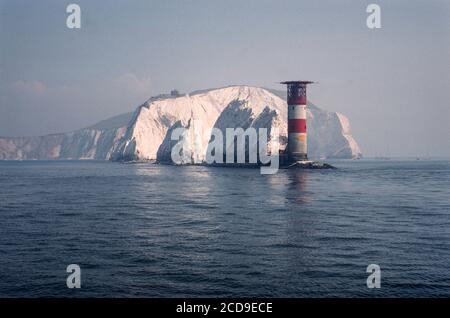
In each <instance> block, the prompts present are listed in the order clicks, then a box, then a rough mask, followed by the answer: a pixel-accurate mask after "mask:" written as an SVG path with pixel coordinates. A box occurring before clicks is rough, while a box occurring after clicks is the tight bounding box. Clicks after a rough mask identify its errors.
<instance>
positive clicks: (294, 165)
mask: <svg viewBox="0 0 450 318" xmlns="http://www.w3.org/2000/svg"><path fill="white" fill-rule="evenodd" d="M280 169H336V168H335V167H334V166H332V165H330V164H328V163H325V162H319V161H311V160H302V161H295V162H291V163H286V164H281V165H280Z"/></svg>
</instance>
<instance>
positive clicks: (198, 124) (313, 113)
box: [112, 86, 361, 160]
mask: <svg viewBox="0 0 450 318" xmlns="http://www.w3.org/2000/svg"><path fill="white" fill-rule="evenodd" d="M307 120H308V138H309V139H308V144H309V150H308V154H309V157H310V158H312V159H318V158H354V157H359V156H361V151H360V149H359V147H358V144H357V143H356V141H355V140H354V139H353V137H352V135H351V132H350V126H349V123H348V119H347V118H346V117H345V116H343V115H341V114H338V113H330V112H326V111H323V110H321V109H319V108H318V107H316V106H314V105H312V104H310V105H309V107H308V111H307ZM174 127H184V128H186V129H187V133H186V134H187V135H189V136H191V137H192V136H193V135H196V136H198V138H197V140H199V141H200V142H199V144H194V139H195V138H187V139H188V140H192V143H191V144H189V142H187V143H185V144H184V145H183V146H184V147H187V148H189V149H190V151H191V152H192V154H193V157H196V158H197V159H200V160H204V158H205V155H206V150H207V145H208V142H209V140H210V139H211V130H212V128H213V127H214V128H218V129H220V130H221V131H222V132H223V135H224V136H225V129H226V128H237V127H241V128H243V129H246V128H248V127H255V128H261V127H264V128H268V130H269V131H270V129H271V128H275V127H276V128H278V129H279V132H280V140H281V145H280V147H281V149H284V148H285V147H286V140H287V138H286V135H287V105H286V101H285V100H283V99H281V98H280V97H278V96H276V95H275V94H273V93H271V92H270V91H268V90H266V89H263V88H257V87H249V86H231V87H226V88H220V89H213V90H208V91H202V92H198V93H194V94H191V95H190V96H188V95H186V96H182V97H177V98H166V99H160V100H153V101H149V102H147V103H145V104H144V105H142V106H141V107H139V108H138V110H137V111H136V113H135V115H134V118H133V120H132V121H131V122H130V125H129V126H128V129H127V132H126V134H125V137H124V138H123V139H122V140H121V141H120V142H119V145H118V147H116V149H115V151H114V152H113V155H112V159H113V160H155V159H157V160H167V159H168V158H169V157H170V151H171V140H170V133H171V131H172V129H173V128H174ZM197 143H198V142H197Z"/></svg>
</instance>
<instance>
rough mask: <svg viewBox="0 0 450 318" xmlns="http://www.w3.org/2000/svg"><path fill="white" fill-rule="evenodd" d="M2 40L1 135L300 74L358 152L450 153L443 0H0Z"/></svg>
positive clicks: (63, 127) (447, 15)
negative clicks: (75, 18) (71, 23)
mask: <svg viewBox="0 0 450 318" xmlns="http://www.w3.org/2000/svg"><path fill="white" fill-rule="evenodd" d="M70 3H77V4H79V5H80V7H81V10H82V16H81V18H82V27H81V29H79V30H70V29H68V28H67V27H66V18H67V15H68V14H67V13H66V12H65V9H66V7H67V5H68V4H70ZM370 3H377V4H379V5H380V6H381V19H382V20H381V21H382V28H381V29H375V30H371V29H368V28H367V26H366V18H367V16H368V14H367V13H366V7H367V5H368V4H370ZM0 39H1V41H0V135H2V136H20V135H37V134H47V133H55V132H61V131H70V130H75V129H78V128H81V127H84V126H88V125H90V124H93V123H95V122H96V121H99V120H102V119H105V118H107V117H109V116H113V115H116V114H120V113H123V112H128V111H132V110H134V109H135V107H136V106H138V105H139V104H140V103H141V102H143V101H144V100H146V99H147V98H148V97H150V96H152V95H155V94H159V93H163V92H168V91H170V90H171V89H173V88H177V89H178V90H180V91H182V92H189V91H192V90H197V89H204V88H211V87H220V86H226V85H231V84H248V85H255V86H264V87H271V88H279V89H283V87H282V86H281V85H278V84H276V83H277V82H279V81H282V80H290V79H308V80H314V81H318V82H319V84H318V85H314V86H312V87H311V89H310V90H309V99H310V100H311V101H312V102H314V103H315V104H317V105H318V106H319V107H322V108H324V109H326V110H330V111H338V112H341V113H343V114H345V115H346V116H348V117H349V119H350V122H351V124H352V129H353V134H354V136H355V138H356V139H357V141H358V142H359V143H360V146H361V147H362V150H363V153H364V154H365V155H369V156H370V155H392V156H415V155H425V156H450V124H449V120H450V111H449V106H450V105H449V100H450V90H449V88H450V75H449V66H450V65H449V57H450V40H449V39H450V2H449V1H437V0H435V1H374V0H372V1H298V0H297V1H275V0H273V1H267V0H258V1H257V0H241V1H236V0H227V1H225V0H223V1H218V0H212V1H211V0H209V1H201V0H191V1H175V0H165V1H137V0H134V1H133V0H131V1H130V0H128V1H125V0H122V1H118V0H108V1H106V0H103V1H102V0H97V1H75V0H72V1H56V0H54V1H48V0H40V1H24V0H0Z"/></svg>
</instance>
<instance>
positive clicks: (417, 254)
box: [0, 160, 450, 297]
mask: <svg viewBox="0 0 450 318" xmlns="http://www.w3.org/2000/svg"><path fill="white" fill-rule="evenodd" d="M334 164H335V165H336V166H337V167H339V169H337V170H333V171H330V170H326V171H318V170H317V171H301V170H281V171H280V172H279V173H278V174H276V175H272V176H267V175H265V176H264V175H260V173H259V170H258V169H233V168H213V167H175V166H164V165H153V164H119V163H111V162H96V161H83V162H79V161H57V162H49V161H36V162H0V296H3V297H42V296H49V297H52V296H63V297H66V296H70V297H73V296H80V297H103V296H112V297H116V296H125V297H135V296H139V297H140V296H146V297H184V296H191V297H197V296H207V297H208V296H217V297H225V296H236V297H241V296H242V297H244V296H249V297H250V296H274V297H325V296H344V297H353V296H360V297H378V296H384V297H399V296H406V297H412V296H418V297H422V296H447V297H448V296H450V161H369V160H360V161H337V162H334ZM72 263H75V264H79V265H80V266H81V271H82V276H81V280H82V282H81V284H82V286H81V287H82V288H81V289H68V288H67V287H66V277H67V275H68V274H67V273H66V267H67V265H68V264H72ZM371 263H375V264H378V265H380V267H381V288H380V289H376V290H375V289H368V288H367V286H366V279H367V276H368V274H367V273H366V267H367V265H369V264H371Z"/></svg>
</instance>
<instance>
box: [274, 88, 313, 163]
mask: <svg viewBox="0 0 450 318" xmlns="http://www.w3.org/2000/svg"><path fill="white" fill-rule="evenodd" d="M312 83H313V82H310V81H287V82H281V84H286V85H287V104H288V144H287V154H288V159H289V161H290V162H297V161H305V160H308V155H307V153H308V147H307V134H306V85H308V84H312Z"/></svg>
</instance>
